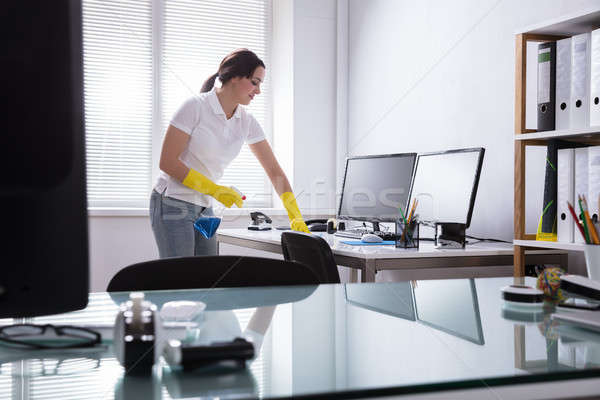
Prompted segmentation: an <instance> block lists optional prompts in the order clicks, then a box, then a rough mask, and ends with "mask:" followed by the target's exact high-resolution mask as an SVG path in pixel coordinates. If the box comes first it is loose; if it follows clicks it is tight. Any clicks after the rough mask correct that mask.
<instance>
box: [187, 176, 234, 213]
mask: <svg viewBox="0 0 600 400" xmlns="http://www.w3.org/2000/svg"><path fill="white" fill-rule="evenodd" d="M182 183H183V184H184V185H185V186H187V187H189V188H190V189H194V190H196V191H198V192H200V193H204V194H207V195H209V196H212V197H214V198H215V199H216V200H218V201H219V202H221V203H223V205H224V206H225V207H227V208H229V207H231V206H232V205H234V204H235V205H237V206H238V207H240V208H242V206H243V205H244V202H243V200H242V196H241V195H240V194H239V193H238V192H237V191H235V190H234V189H232V188H229V187H227V186H222V185H217V184H216V183H214V182H213V181H211V180H210V179H208V178H207V177H206V176H204V175H202V174H201V173H200V172H198V171H196V170H195V169H191V168H190V172H188V174H187V176H186V177H185V179H184V180H183V182H182Z"/></svg>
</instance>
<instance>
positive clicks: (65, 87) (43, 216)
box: [0, 0, 89, 318]
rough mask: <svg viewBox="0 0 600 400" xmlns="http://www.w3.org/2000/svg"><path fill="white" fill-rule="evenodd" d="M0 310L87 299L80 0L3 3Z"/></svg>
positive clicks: (61, 306)
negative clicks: (0, 266) (0, 269)
mask: <svg viewBox="0 0 600 400" xmlns="http://www.w3.org/2000/svg"><path fill="white" fill-rule="evenodd" d="M2 8H3V12H2V17H0V20H1V22H2V23H1V24H0V33H1V35H2V36H1V37H2V41H3V44H4V45H3V50H2V52H0V60H1V62H2V71H3V73H2V74H1V76H2V78H1V79H2V81H3V82H2V84H3V85H2V86H3V88H4V90H5V93H4V94H3V96H2V100H0V101H1V105H2V117H0V118H1V122H2V129H3V133H2V135H0V146H1V147H0V148H2V149H3V150H4V154H3V157H0V171H1V173H2V175H3V179H2V181H3V182H2V184H1V185H0V210H2V219H1V221H2V224H1V227H2V232H3V235H2V241H1V249H2V252H1V253H0V257H1V261H0V262H1V263H2V273H1V274H0V318H2V317H26V316H35V315H46V314H55V313H60V312H66V311H71V310H76V309H80V308H83V307H85V306H86V304H87V298H88V291H89V276H88V275H89V272H88V236H87V204H86V190H85V189H86V186H85V185H86V184H85V144H84V139H85V132H84V120H83V61H82V28H81V26H82V21H81V1H80V0H59V1H57V0H53V1H32V0H26V1H23V0H8V1H6V0H5V1H4V2H3V6H2Z"/></svg>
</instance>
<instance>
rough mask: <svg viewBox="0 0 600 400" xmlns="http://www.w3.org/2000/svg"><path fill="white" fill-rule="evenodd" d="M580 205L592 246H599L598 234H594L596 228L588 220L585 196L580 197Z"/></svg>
mask: <svg viewBox="0 0 600 400" xmlns="http://www.w3.org/2000/svg"><path fill="white" fill-rule="evenodd" d="M581 199H582V203H583V214H584V215H585V220H586V222H587V225H588V230H589V231H590V239H591V242H592V243H593V244H600V239H598V233H597V232H596V227H594V224H593V223H592V219H591V218H590V213H589V211H588V205H587V199H586V198H585V195H581Z"/></svg>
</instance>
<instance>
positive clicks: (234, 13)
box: [160, 0, 271, 207]
mask: <svg viewBox="0 0 600 400" xmlns="http://www.w3.org/2000/svg"><path fill="white" fill-rule="evenodd" d="M162 6H163V11H162V20H163V27H164V28H163V31H162V37H161V42H162V46H161V49H162V54H161V56H162V57H161V58H162V62H161V67H160V68H161V72H160V75H161V79H160V81H161V82H160V85H161V86H160V93H161V96H160V97H161V99H162V104H161V109H162V132H164V131H165V130H166V128H167V125H168V123H169V121H170V119H171V116H172V115H173V113H174V112H175V111H176V110H177V108H178V107H179V106H180V105H181V103H183V101H184V100H185V99H187V98H188V97H190V96H192V95H194V94H198V93H199V92H200V88H201V87H202V84H203V83H204V80H206V79H207V78H208V77H209V76H210V75H212V74H214V73H215V72H217V70H218V67H219V64H220V62H221V60H222V59H223V58H224V57H225V56H226V55H227V54H229V53H230V52H231V51H233V50H235V49H238V48H248V49H250V50H252V51H253V52H255V53H256V54H257V55H258V57H259V58H261V59H262V60H263V62H264V63H265V65H266V66H267V67H268V65H269V61H270V59H269V35H270V32H271V2H270V0H269V1H265V0H238V1H230V0H205V1H196V0H169V1H167V2H164V3H162ZM261 92H262V93H261V94H260V95H259V96H257V97H255V99H254V100H253V101H252V104H251V105H250V106H249V107H248V108H247V110H248V111H249V112H251V113H252V114H253V115H254V116H255V117H256V119H257V120H258V122H259V123H260V125H261V126H262V127H263V129H264V130H265V133H266V135H267V137H269V136H270V124H269V123H270V121H269V120H268V116H269V112H268V109H269V108H270V107H269V106H270V102H269V99H270V80H269V74H268V73H267V75H266V80H265V82H264V83H263V84H262V85H261ZM219 183H220V184H223V185H227V186H228V185H234V186H235V187H237V188H238V189H239V190H240V191H241V192H243V193H244V194H245V195H246V197H247V200H246V201H245V203H244V204H245V206H249V207H260V206H263V207H264V206H270V205H271V200H270V193H271V192H270V187H271V186H270V184H269V182H268V181H267V178H266V174H265V173H264V171H263V169H262V167H261V166H260V164H259V163H258V161H257V160H256V158H255V157H254V155H253V154H252V152H251V151H250V149H249V148H248V146H246V145H244V146H243V147H242V150H241V152H240V154H239V156H238V157H237V158H236V159H235V160H234V161H233V162H232V163H231V164H230V165H229V167H228V168H227V169H226V170H225V174H224V175H223V177H222V178H221V180H220V182H219Z"/></svg>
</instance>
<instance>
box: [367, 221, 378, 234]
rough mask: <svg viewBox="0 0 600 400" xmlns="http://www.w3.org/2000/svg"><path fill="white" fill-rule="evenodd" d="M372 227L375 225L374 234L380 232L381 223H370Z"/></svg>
mask: <svg viewBox="0 0 600 400" xmlns="http://www.w3.org/2000/svg"><path fill="white" fill-rule="evenodd" d="M369 222H370V223H371V225H373V232H379V231H380V229H379V222H378V221H369Z"/></svg>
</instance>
